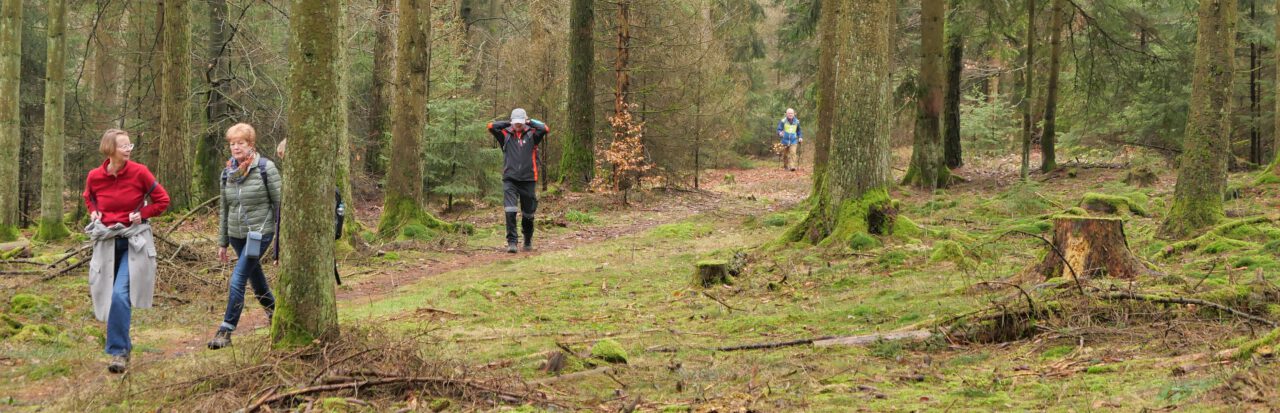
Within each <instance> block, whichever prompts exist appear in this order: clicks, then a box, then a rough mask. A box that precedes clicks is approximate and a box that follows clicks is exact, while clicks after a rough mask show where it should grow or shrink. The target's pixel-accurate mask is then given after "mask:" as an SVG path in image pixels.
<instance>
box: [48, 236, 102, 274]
mask: <svg viewBox="0 0 1280 413" xmlns="http://www.w3.org/2000/svg"><path fill="white" fill-rule="evenodd" d="M90 248H93V243H92V242H89V243H85V244H84V245H81V246H80V248H77V249H76V250H75V251H71V252H68V253H67V255H64V256H62V258H59V259H58V260H57V261H54V262H53V263H52V264H49V268H53V267H56V266H58V264H61V263H63V262H66V261H67V260H69V259H71V257H74V256H77V255H80V253H83V252H85V251H88V250H89V249H90Z"/></svg>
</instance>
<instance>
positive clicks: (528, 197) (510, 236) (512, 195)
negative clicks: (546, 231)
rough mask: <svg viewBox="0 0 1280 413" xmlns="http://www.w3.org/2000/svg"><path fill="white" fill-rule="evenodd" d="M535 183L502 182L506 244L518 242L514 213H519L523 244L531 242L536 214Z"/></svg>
mask: <svg viewBox="0 0 1280 413" xmlns="http://www.w3.org/2000/svg"><path fill="white" fill-rule="evenodd" d="M537 190H538V182H537V181H508V180H503V181H502V210H503V212H505V213H506V215H507V243H508V244H515V243H516V241H519V240H520V238H519V235H517V234H516V212H520V213H521V214H522V216H521V220H520V221H521V222H520V224H521V225H520V226H521V227H522V228H521V229H523V230H524V243H525V244H529V243H531V242H533V214H535V213H537V212H538V194H537Z"/></svg>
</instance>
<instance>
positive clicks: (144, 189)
mask: <svg viewBox="0 0 1280 413" xmlns="http://www.w3.org/2000/svg"><path fill="white" fill-rule="evenodd" d="M133 147H134V146H133V143H132V142H130V141H129V134H128V133H127V132H125V131H123V130H120V129H109V130H107V131H106V132H105V133H103V134H102V141H101V142H100V143H99V144H98V150H99V151H100V152H102V154H103V155H105V156H106V157H107V159H106V160H105V161H103V162H102V167H99V168H94V169H93V170H91V171H89V174H88V177H87V178H86V179H85V184H84V194H83V196H84V203H85V207H86V208H88V210H89V211H90V212H89V217H90V220H91V222H90V223H89V225H88V226H86V227H85V228H84V230H85V232H86V233H88V235H89V240H90V241H92V242H93V258H91V259H90V260H89V295H90V297H92V298H93V316H94V317H95V318H97V319H98V321H106V322H107V333H106V339H107V345H106V352H107V354H108V355H110V356H111V361H110V363H108V364H107V371H110V372H112V373H116V374H120V373H124V372H125V370H127V369H128V368H129V355H130V353H131V352H132V351H133V341H132V340H130V338H129V327H130V324H131V321H132V318H133V309H134V308H150V307H151V303H152V300H153V299H154V298H155V286H156V246H155V239H154V238H153V237H152V234H151V225H150V224H148V223H147V219H149V218H152V217H155V216H157V215H160V214H161V213H163V212H164V211H165V209H167V208H169V193H168V192H165V190H164V187H163V186H160V183H159V182H158V181H156V177H155V175H152V174H151V170H149V169H147V167H146V165H143V164H140V163H137V162H133V161H130V160H129V158H130V156H131V155H132V153H133ZM148 198H150V200H151V203H150V204H148V203H147V202H146V201H147V199H148Z"/></svg>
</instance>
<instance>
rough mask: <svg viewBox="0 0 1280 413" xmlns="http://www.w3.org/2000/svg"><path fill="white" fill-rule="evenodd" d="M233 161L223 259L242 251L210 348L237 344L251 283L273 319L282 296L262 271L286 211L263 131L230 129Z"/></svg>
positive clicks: (224, 207)
mask: <svg viewBox="0 0 1280 413" xmlns="http://www.w3.org/2000/svg"><path fill="white" fill-rule="evenodd" d="M226 138H227V144H228V145H229V146H230V147H231V159H229V160H227V167H226V169H224V170H223V171H222V198H221V200H220V201H219V202H218V203H219V206H220V208H219V211H220V212H219V214H218V222H219V225H218V234H219V237H218V242H219V248H218V260H220V261H222V262H227V260H228V256H227V246H228V245H229V246H231V247H232V248H234V249H235V251H236V266H235V269H234V270H232V272H231V279H230V280H228V284H229V286H228V291H227V309H226V312H225V313H224V314H223V318H222V324H220V325H219V326H218V331H217V332H216V333H214V336H213V339H212V340H209V344H208V346H209V349H211V350H217V349H220V348H223V347H226V346H228V345H231V332H233V331H235V329H236V325H237V324H239V323H240V314H241V313H242V312H243V311H244V293H245V289H244V287H245V284H246V283H247V284H249V285H251V286H253V293H254V294H255V295H257V296H258V303H259V304H262V307H263V308H265V309H266V311H267V320H268V321H270V320H271V316H272V313H274V312H275V309H276V298H275V296H274V295H272V294H271V288H270V286H268V285H267V275H266V274H264V273H263V272H262V254H263V253H264V252H266V250H267V246H268V245H271V239H272V238H273V237H274V236H275V233H276V219H277V214H278V211H280V197H281V193H280V182H281V180H280V171H279V169H277V168H276V165H275V163H273V162H271V160H270V159H267V158H264V157H262V156H261V155H259V154H258V149H257V147H256V146H255V145H256V144H257V132H255V131H254V130H253V126H249V124H247V123H237V124H235V125H233V126H231V127H230V128H228V129H227V136H226Z"/></svg>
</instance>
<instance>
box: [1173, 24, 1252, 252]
mask: <svg viewBox="0 0 1280 413" xmlns="http://www.w3.org/2000/svg"><path fill="white" fill-rule="evenodd" d="M1236 7H1237V5H1236V1H1235V0H1201V1H1200V8H1199V12H1198V13H1197V15H1198V23H1197V30H1196V35H1197V38H1196V58H1195V71H1194V74H1193V77H1192V79H1191V102H1190V109H1191V113H1190V115H1189V116H1188V117H1187V128H1186V137H1185V138H1183V144H1182V147H1183V152H1182V156H1181V158H1180V159H1179V161H1180V162H1179V163H1180V167H1179V168H1178V183H1177V185H1176V187H1175V188H1174V193H1173V205H1172V206H1170V208H1169V214H1168V215H1167V217H1166V218H1165V221H1164V224H1163V225H1161V227H1160V233H1161V234H1162V235H1164V236H1171V237H1184V236H1187V235H1190V234H1192V233H1193V232H1196V231H1197V230H1199V229H1201V228H1204V227H1207V226H1210V225H1213V224H1215V223H1217V222H1218V221H1219V220H1221V219H1223V217H1224V216H1225V215H1224V211H1223V201H1222V197H1223V192H1224V191H1225V189H1226V186H1227V156H1228V155H1229V154H1230V152H1229V148H1230V147H1231V145H1230V144H1231V83H1232V75H1233V72H1232V70H1233V69H1234V62H1233V51H1234V50H1235V49H1234V47H1235V35H1236Z"/></svg>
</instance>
